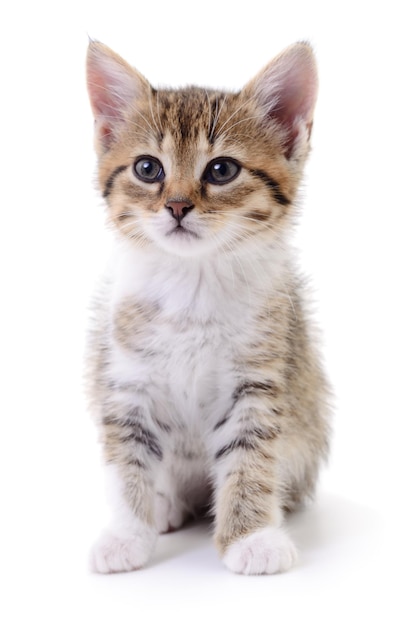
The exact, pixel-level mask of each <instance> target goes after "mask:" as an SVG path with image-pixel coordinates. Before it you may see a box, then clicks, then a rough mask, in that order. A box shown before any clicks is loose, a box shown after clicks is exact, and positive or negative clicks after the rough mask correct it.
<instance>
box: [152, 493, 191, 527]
mask: <svg viewBox="0 0 400 626" xmlns="http://www.w3.org/2000/svg"><path fill="white" fill-rule="evenodd" d="M185 517H186V516H185V513H184V511H183V507H182V506H180V505H179V503H178V502H174V501H173V500H172V499H171V498H169V497H168V496H166V495H164V494H161V493H158V494H157V495H156V498H155V502H154V524H155V527H156V529H157V531H158V532H159V533H167V532H169V531H171V530H176V529H177V528H180V527H181V526H182V524H183V522H184V521H185Z"/></svg>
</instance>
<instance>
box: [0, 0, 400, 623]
mask: <svg viewBox="0 0 400 626" xmlns="http://www.w3.org/2000/svg"><path fill="white" fill-rule="evenodd" d="M2 7H3V8H2V9H1V15H0V29H1V32H0V46H1V51H0V52H1V56H0V62H1V75H0V85H1V95H0V107H1V116H0V122H1V130H0V157H1V161H2V163H1V169H0V172H1V187H0V198H1V210H0V254H1V263H0V271H1V277H0V279H1V292H0V293H1V305H0V311H1V326H0V329H1V338H0V339H1V343H0V355H1V367H2V372H1V406H2V415H1V422H0V429H1V439H0V446H1V449H0V462H1V466H2V467H1V474H0V476H1V499H0V506H1V511H2V512H1V518H0V519H1V535H0V537H1V543H2V545H1V549H0V559H1V560H0V576H1V577H3V578H4V581H3V582H2V583H1V586H0V589H1V593H2V595H3V599H2V600H1V604H0V611H4V612H5V617H4V618H3V619H2V620H1V621H2V623H3V624H5V625H6V624H7V626H8V625H14V624H18V625H20V624H28V623H40V624H44V625H47V624H57V625H59V624H60V625H64V624H88V625H91V624H96V625H97V624H101V625H103V624H113V625H114V624H115V625H119V624H138V623H158V622H159V623H164V621H168V622H171V623H172V622H174V623H176V624H179V625H180V624H187V623H195V624H197V623H198V624H204V623H209V624H217V623H218V622H220V621H221V620H223V623H229V622H233V623H234V624H239V623H241V622H243V621H244V622H245V623H246V624H250V623H252V622H254V621H257V623H259V622H260V623H263V624H264V623H265V624H269V623H273V624H277V625H279V624H289V623H292V621H293V620H294V619H295V620H296V621H298V620H300V622H301V623H303V621H304V622H305V621H307V623H308V624H311V625H314V624H322V623H323V624H338V623H342V624H345V625H347V624H361V623H364V622H365V621H366V619H367V618H370V619H371V622H373V621H374V622H375V623H379V624H385V626H387V625H391V624H398V623H399V622H398V620H399V617H400V615H399V613H400V611H399V607H398V600H397V597H396V596H398V588H399V576H398V561H399V557H400V550H399V541H398V526H399V516H398V510H397V509H398V507H397V500H398V496H399V486H398V479H399V418H400V410H399V409H400V407H399V400H398V396H399V393H398V385H399V347H400V346H399V332H398V321H399V304H398V282H399V281H398V274H399V253H398V230H399V228H398V212H399V208H400V206H399V194H398V184H399V156H398V155H399V146H400V134H399V110H400V102H399V96H398V87H399V80H398V77H399V60H400V55H399V46H398V37H399V35H398V29H397V26H396V25H397V24H398V17H397V16H395V3H394V2H391V1H385V0H381V1H380V2H379V3H377V2H373V3H372V2H369V1H368V0H364V2H361V1H360V2H357V1H351V0H348V1H347V2H341V1H340V0H338V1H336V2H334V3H325V2H322V1H321V2H317V1H316V2H307V1H303V2H296V1H293V2H289V1H285V0H281V1H280V2H269V3H267V2H259V1H253V0H246V2H229V1H228V0H226V1H222V0H219V1H218V0H213V1H208V0H203V1H202V2H198V3H196V4H192V3H190V2H182V3H179V2H178V1H177V0H169V1H167V0H164V1H159V0H150V1H147V2H146V0H141V1H135V0H131V1H127V2H122V1H120V0H109V1H108V2H107V3H105V2H101V1H100V0H98V1H97V2H90V1H85V0H81V1H78V0H77V1H74V0H72V1H71V2H64V3H63V2H45V1H44V0H37V1H36V2H28V1H22V2H13V3H12V4H11V3H9V4H8V6H7V7H6V8H4V4H3V5H2ZM88 35H90V36H91V37H92V38H95V39H100V40H101V41H104V42H105V43H107V44H108V45H109V46H111V47H112V48H114V49H115V50H116V51H118V52H119V53H120V54H121V55H122V56H124V57H125V58H126V59H127V60H129V61H130V62H131V63H132V64H133V65H135V66H137V67H138V69H139V70H140V71H141V72H142V73H143V74H144V75H146V76H147V77H148V78H149V80H150V81H151V82H153V83H154V84H155V85H159V84H170V85H172V86H178V85H181V84H186V83H199V84H206V85H209V86H218V87H229V88H239V87H240V86H241V85H242V84H244V83H245V82H246V81H247V80H248V79H250V78H251V77H252V75H253V74H254V73H256V72H257V71H258V70H259V69H260V68H261V67H262V66H263V65H264V64H265V63H266V62H268V61H269V60H270V58H271V57H272V56H274V55H275V54H277V53H278V52H279V51H280V50H281V49H282V48H284V47H285V46H286V45H288V44H290V43H292V42H293V41H297V40H301V39H308V40H310V41H311V42H312V44H313V45H314V47H315V50H316V54H317V58H318V63H319V68H320V98H319V103H318V107H317V112H316V119H315V127H314V128H315V130H314V135H313V146H314V149H313V154H312V157H311V160H310V163H309V167H308V169H307V176H306V180H305V192H304V194H305V202H304V212H303V218H302V221H301V223H300V225H299V228H298V231H297V245H298V247H299V249H300V251H301V252H300V261H301V265H302V267H303V269H304V270H305V271H306V272H307V273H308V274H310V275H311V276H312V279H313V280H312V284H313V286H314V294H315V302H316V318H317V320H318V322H319V324H320V326H321V327H322V330H323V336H324V354H325V360H326V366H327V369H328V372H329V376H330V378H331V380H332V383H333V386H334V389H335V395H336V400H335V406H336V408H335V416H334V438H333V443H332V453H331V460H330V464H329V466H328V468H327V469H326V470H325V471H324V472H323V474H322V476H321V481H320V488H319V491H318V497H317V501H316V503H315V505H314V506H312V507H311V508H310V509H308V510H307V511H305V512H302V513H300V514H297V515H296V516H294V517H293V518H292V519H291V520H290V521H289V526H290V528H291V532H292V535H293V537H294V539H295V540H296V541H297V544H298V547H299V549H300V553H301V558H300V561H299V563H298V565H297V567H296V568H295V569H294V570H293V571H291V572H290V573H287V574H284V575H280V576H275V577H256V578H245V577H238V576H235V575H233V574H231V573H229V572H228V571H226V570H224V569H223V567H222V565H221V564H220V563H219V561H218V559H217V556H216V554H215V551H214V548H213V546H212V541H211V539H210V537H209V535H208V532H207V528H205V527H204V526H193V527H190V528H187V529H185V530H183V531H181V532H179V533H176V534H174V535H169V536H166V537H162V538H161V539H160V543H159V546H158V549H157V553H156V555H155V557H154V559H153V560H152V562H151V563H150V564H149V566H148V567H147V568H146V569H145V570H143V571H142V572H135V573H131V574H123V575H114V576H108V577H102V576H95V575H92V574H89V573H88V571H87V566H86V559H87V551H88V548H89V546H90V544H91V542H92V540H93V539H94V538H95V537H96V535H97V533H98V531H99V529H100V528H101V526H102V524H103V522H104V521H105V519H106V510H105V507H104V501H103V485H102V475H101V470H100V460H99V458H100V454H99V450H98V448H97V444H96V432H95V429H94V427H93V426H92V424H91V421H90V418H89V416H88V414H87V412H86V408H85V400H84V396H83V393H82V382H81V379H82V353H83V345H84V336H85V329H86V326H87V317H88V314H87V306H88V302H89V299H90V293H91V291H92V289H93V286H94V284H95V280H96V277H97V276H98V274H99V273H100V272H101V269H102V267H103V266H104V263H105V260H106V257H107V251H108V246H109V235H108V234H107V233H106V232H105V229H104V227H103V221H104V212H103V208H102V204H101V202H100V200H99V197H98V195H97V194H96V193H95V191H94V189H93V185H92V180H93V176H94V171H95V157H94V153H93V150H92V119H91V113H90V109H89V105H88V101H87V96H86V91H85V84H84V61H85V50H86V45H87V36H88ZM396 577H397V581H396ZM153 618H154V619H153Z"/></svg>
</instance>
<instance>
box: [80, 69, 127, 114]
mask: <svg viewBox="0 0 400 626" xmlns="http://www.w3.org/2000/svg"><path fill="white" fill-rule="evenodd" d="M107 65H110V64H108V63H104V64H100V63H98V62H97V61H96V60H95V61H94V62H92V63H90V62H89V63H88V68H87V82H88V91H89V96H90V102H91V105H92V108H93V113H94V115H95V117H96V118H97V117H98V116H100V117H106V118H109V119H110V118H111V119H112V118H114V119H121V117H122V111H123V110H124V109H125V108H126V106H128V104H129V95H131V94H130V93H129V92H130V90H129V89H128V88H127V83H129V78H130V77H129V76H123V75H122V73H121V72H118V69H117V68H112V67H111V66H109V67H107ZM124 79H125V80H124ZM132 91H133V90H132ZM132 95H133V94H132Z"/></svg>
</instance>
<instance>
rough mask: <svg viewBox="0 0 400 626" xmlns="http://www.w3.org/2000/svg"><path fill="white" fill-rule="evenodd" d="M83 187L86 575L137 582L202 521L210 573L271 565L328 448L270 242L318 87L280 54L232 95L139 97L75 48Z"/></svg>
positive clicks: (313, 360) (279, 563)
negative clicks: (95, 470) (87, 177)
mask: <svg viewBox="0 0 400 626" xmlns="http://www.w3.org/2000/svg"><path fill="white" fill-rule="evenodd" d="M87 71H88V90H89V95H90V100H91V104H92V109H93V112H94V117H95V124H96V132H95V140H96V150H97V153H98V159H99V160H98V167H99V172H98V180H99V185H100V188H101V190H102V193H103V196H104V198H105V200H106V204H107V210H108V214H109V218H110V221H111V223H112V224H113V226H114V227H115V234H116V237H115V239H116V242H115V255H114V262H113V264H112V267H111V268H110V272H109V274H108V275H107V277H105V279H104V281H103V285H102V288H101V290H100V291H99V294H98V296H97V299H96V302H95V306H94V317H95V319H94V323H93V327H92V329H91V335H90V341H89V358H88V379H89V394H90V399H91V406H92V410H93V413H94V414H95V416H96V419H97V421H98V424H99V429H100V433H101V439H102V444H103V449H104V457H105V461H106V467H107V474H108V478H109V481H110V500H111V504H112V508H113V511H114V520H113V523H112V525H111V527H110V529H109V530H108V531H107V532H106V533H105V534H104V535H103V536H102V537H101V538H100V539H99V541H98V542H97V544H96V545H95V546H94V548H93V553H92V558H91V563H92V567H93V569H94V570H95V571H98V572H103V573H105V572H114V571H125V570H132V569H136V568H138V567H141V566H142V565H144V564H145V563H146V561H147V560H148V559H149V558H150V556H151V552H152V550H153V548H154V545H155V539H156V535H157V533H159V532H166V531H168V530H171V529H175V528H178V527H179V526H181V524H182V523H183V522H184V521H185V520H186V519H187V518H188V517H189V516H191V515H194V514H195V513H196V512H197V511H198V510H201V509H203V510H204V508H205V507H206V508H208V510H209V511H211V512H212V513H213V515H214V518H215V524H214V537H215V543H216V546H217V549H218V550H219V552H220V554H221V556H222V559H223V562H224V563H225V564H226V566H227V567H228V568H230V569H231V570H232V571H234V572H238V573H243V574H262V573H274V572H278V571H282V570H285V569H288V568H289V567H290V566H291V565H292V564H293V562H294V559H295V554H296V551H295V548H294V546H293V544H292V542H291V540H290V539H289V538H288V536H287V535H286V533H285V532H284V530H283V529H282V527H281V526H282V523H283V513H284V511H285V510H288V509H292V508H294V507H295V506H296V505H297V504H299V503H301V502H302V501H303V500H304V499H305V498H307V497H308V496H311V495H312V494H313V491H314V487H315V482H316V479H317V474H318V468H319V466H320V462H321V459H323V458H324V457H325V456H326V453H327V447H328V426H327V420H326V383H325V379H324V376H323V373H322V371H321V367H320V364H319V359H318V356H317V353H316V351H315V348H314V342H313V339H312V336H311V333H310V325H309V322H308V320H307V316H306V315H305V312H304V307H303V303H302V293H303V288H302V282H301V280H300V279H299V277H298V276H297V273H296V270H295V267H294V264H293V260H292V251H291V247H290V244H289V243H288V234H289V233H290V229H291V224H292V222H293V216H294V214H295V207H296V197H297V192H298V187H299V182H300V180H301V175H302V170H303V165H304V162H305V159H306V157H307V154H308V151H309V137H310V132H311V127H312V116H313V109H314V103H315V98H316V91H317V74H316V67H315V61H314V57H313V53H312V50H311V49H310V47H309V46H308V45H307V44H296V45H294V46H292V47H290V48H288V49H287V50H286V51H284V52H283V53H282V54H281V55H280V56H279V57H277V58H276V59H274V60H273V61H272V62H271V63H270V64H269V65H268V66H267V67H266V68H264V70H262V71H261V72H260V74H259V75H258V76H256V78H255V79H253V80H252V81H251V82H250V83H248V84H247V85H246V86H245V87H244V88H243V89H242V90H241V91H240V92H239V93H228V92H220V91H215V90H210V89H203V88H197V87H189V88H186V89H178V90H165V89H163V90H155V89H154V88H153V87H151V85H150V84H149V83H148V82H147V81H146V80H145V79H144V78H143V77H142V76H141V75H140V74H139V73H138V72H137V71H136V70H135V69H133V68H132V67H130V66H129V65H128V64H127V63H126V62H125V61H123V60H122V59H121V58H120V57H119V56H117V55H116V54H115V53H114V52H112V51H111V50H109V49H108V48H107V47H106V46H104V45H102V44H100V43H97V42H92V43H91V44H90V46H89V51H88V62H87Z"/></svg>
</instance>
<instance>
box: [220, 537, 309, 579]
mask: <svg viewBox="0 0 400 626" xmlns="http://www.w3.org/2000/svg"><path fill="white" fill-rule="evenodd" d="M296 557H297V551H296V548H295V547H294V545H293V543H292V541H291V540H290V539H289V537H288V536H287V535H286V533H285V532H284V531H283V530H282V529H281V528H274V527H272V526H267V527H266V528H263V529H262V530H258V531H256V532H254V533H252V534H251V535H248V536H247V537H243V538H242V539H238V541H236V542H235V543H233V544H232V545H231V546H229V548H228V549H227V551H226V552H225V555H224V557H223V559H222V560H223V562H224V564H225V565H226V567H227V568H228V569H230V570H232V572H235V573H236V574H276V573H278V572H284V571H286V570H288V569H290V568H291V567H292V565H293V564H294V562H295V560H296Z"/></svg>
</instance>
